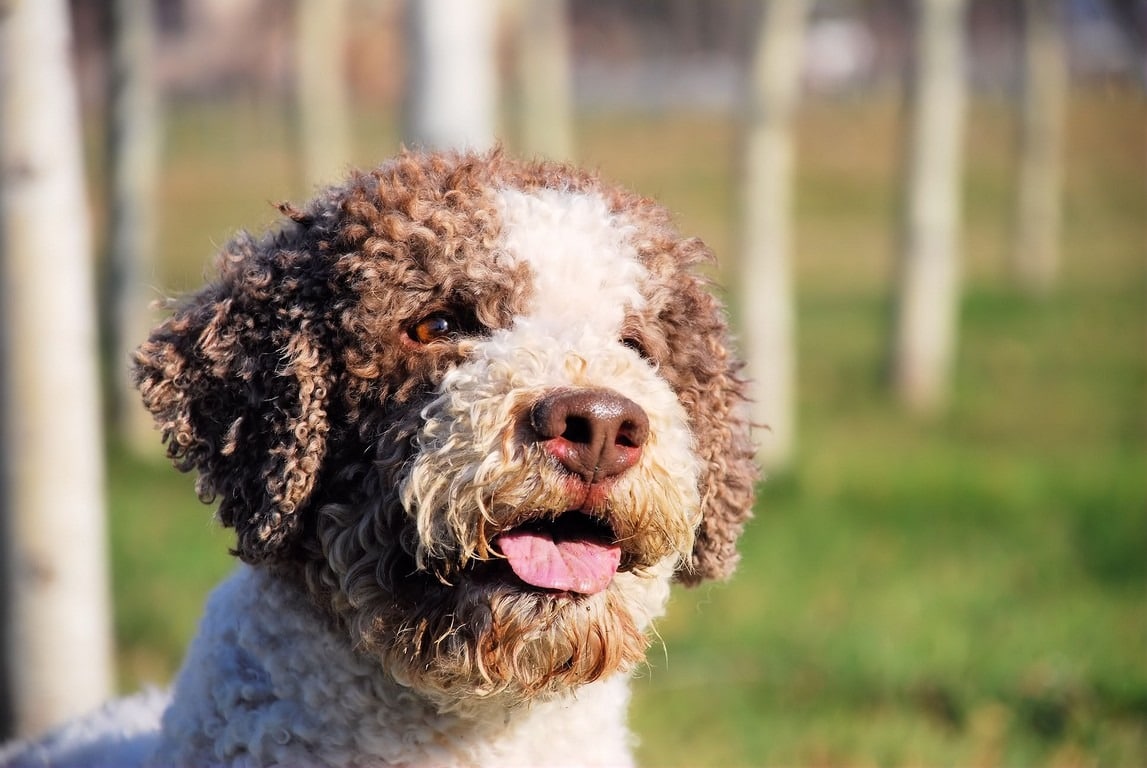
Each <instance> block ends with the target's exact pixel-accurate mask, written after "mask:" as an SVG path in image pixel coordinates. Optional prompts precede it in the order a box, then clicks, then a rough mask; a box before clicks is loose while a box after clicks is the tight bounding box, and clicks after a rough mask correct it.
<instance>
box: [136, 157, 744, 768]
mask: <svg viewBox="0 0 1147 768" xmlns="http://www.w3.org/2000/svg"><path fill="white" fill-rule="evenodd" d="M280 210H281V211H282V212H283V214H284V220H283V222H282V224H281V225H280V226H279V227H278V228H277V229H275V230H274V231H272V232H270V233H269V234H266V235H264V236H262V237H258V238H256V237H252V236H250V235H247V234H241V235H239V236H238V237H236V238H235V239H234V240H233V241H232V242H231V243H230V244H229V245H227V246H226V247H225V248H224V249H223V251H222V253H221V254H220V257H219V261H218V269H219V276H218V278H217V279H216V280H215V281H214V282H212V283H211V284H209V285H207V286H206V287H204V288H203V289H201V290H200V291H198V292H197V293H195V294H193V295H191V296H189V297H187V298H186V299H184V300H182V301H179V302H175V303H173V305H172V307H171V309H172V314H171V317H170V318H169V319H168V320H167V321H166V322H164V323H163V324H162V325H161V326H160V327H159V328H157V329H156V330H155V331H154V332H153V334H152V336H151V338H150V339H148V341H147V342H146V343H145V344H144V345H143V346H142V347H141V348H140V350H139V352H138V355H137V359H136V380H137V382H138V385H139V389H140V392H141V394H142V397H143V400H144V403H145V404H146V405H147V407H148V408H149V410H150V411H151V412H152V413H153V414H154V416H155V418H156V421H157V423H158V425H159V427H160V429H161V431H162V436H163V440H164V442H165V443H166V446H167V452H168V455H169V456H170V457H171V459H172V460H173V461H174V463H175V465H176V466H177V467H178V468H179V469H181V470H185V471H187V470H195V471H197V472H198V482H197V490H198V493H199V495H200V496H201V498H203V499H204V500H205V501H211V500H216V499H217V500H218V503H219V507H218V510H219V511H218V514H219V518H220V520H221V521H222V522H223V524H224V525H227V526H230V527H232V528H234V529H235V532H236V545H235V553H236V554H237V555H238V556H239V557H240V558H241V559H242V560H243V561H244V562H245V563H247V564H248V566H245V567H244V569H242V570H241V571H240V572H239V573H238V574H237V575H236V576H235V577H233V578H232V579H231V580H230V581H229V582H228V583H227V584H226V585H225V586H224V587H222V588H221V589H220V590H219V592H218V593H217V594H216V595H215V596H214V597H213V598H212V601H211V602H210V603H209V606H208V613H207V615H206V616H205V618H204V622H203V627H202V628H201V631H200V635H199V637H198V638H197V640H196V641H195V644H194V646H193V648H192V651H191V653H190V655H189V660H188V663H187V665H186V666H185V668H184V670H183V672H182V673H181V675H180V677H179V679H178V680H177V682H176V685H175V688H174V692H173V702H172V704H171V706H170V707H169V708H168V709H167V711H166V714H165V715H164V719H163V723H162V726H157V728H159V735H158V737H157V738H156V740H157V744H158V746H157V747H156V750H157V751H156V752H155V755H154V757H153V761H154V763H155V764H156V765H198V764H228V765H252V766H254V765H285V764H327V765H365V764H371V765H378V764H382V765H393V764H404V765H422V764H433V765H445V764H459V765H478V764H499V765H506V764H523V765H524V764H534V765H540V764H543V763H555V764H563V763H567V764H568V763H570V762H584V763H586V764H591V763H601V764H618V763H626V762H628V759H629V758H628V737H627V736H626V735H625V729H624V704H625V700H626V693H625V678H626V676H627V673H628V672H630V671H631V670H632V668H633V667H634V665H636V664H637V663H638V662H639V661H640V660H641V659H642V658H643V657H644V653H645V650H646V647H647V644H648V640H647V631H648V629H649V627H650V624H651V622H652V621H653V620H654V619H655V618H656V616H658V615H659V614H660V613H661V611H662V610H663V608H664V605H665V602H666V600H667V597H668V588H669V584H670V582H671V581H672V580H677V581H680V582H683V583H686V584H696V583H698V582H700V581H702V580H704V579H709V578H723V577H725V576H727V575H729V573H731V571H732V569H733V568H734V566H735V563H736V540H737V538H738V536H739V535H740V532H741V529H742V527H743V526H744V523H745V521H746V520H747V518H748V515H749V512H750V508H751V504H752V492H753V484H754V481H755V479H756V471H755V468H754V466H753V463H752V458H751V457H752V447H751V445H750V441H749V429H748V423H747V421H746V417H745V413H744V408H743V401H744V392H745V384H744V382H743V380H742V379H741V378H740V368H741V366H740V363H739V362H738V361H737V360H736V359H735V357H734V356H733V354H732V352H731V351H730V347H729V344H728V338H727V329H726V323H725V319H724V316H723V312H722V310H721V307H720V305H719V304H718V302H717V301H716V300H715V299H714V298H713V296H712V294H711V293H710V292H709V290H708V286H707V285H706V282H705V280H704V279H703V278H702V277H700V276H699V275H698V274H697V272H696V271H695V270H696V268H697V267H698V266H699V265H701V264H703V263H704V262H707V261H709V260H710V259H711V258H712V257H711V255H710V253H709V251H708V249H707V248H706V247H705V246H704V244H703V243H701V242H700V241H699V240H696V239H688V238H683V237H681V235H680V234H679V233H678V232H677V231H676V229H675V228H674V227H673V225H672V224H671V222H670V220H669V216H668V214H667V213H666V212H665V211H664V209H662V208H661V207H659V206H658V205H656V204H655V203H653V202H652V201H650V200H648V199H645V198H642V197H639V196H636V195H633V194H632V193H630V192H627V191H625V190H622V189H620V188H617V187H614V186H611V185H609V184H606V183H605V182H602V181H601V180H599V179H598V178H597V177H595V176H593V175H591V174H588V173H585V172H583V171H579V170H576V169H573V168H570V167H568V166H563V165H558V164H549V163H535V164H522V163H516V162H514V161H511V160H509V159H508V158H506V157H504V156H503V155H502V154H501V153H500V152H493V153H490V154H485V155H472V154H457V155H455V154H442V155H420V154H403V155H401V156H399V157H398V158H396V159H394V160H393V161H391V162H389V163H387V164H385V165H383V166H381V167H380V168H378V169H376V170H374V171H372V172H370V173H356V174H354V175H352V176H351V178H350V179H349V180H348V181H347V182H346V183H344V184H342V185H340V186H335V187H331V188H329V189H327V190H325V191H323V192H322V193H320V194H319V195H318V196H317V197H316V198H315V199H314V200H312V201H311V202H310V203H309V204H307V205H306V206H305V207H302V208H297V207H294V206H291V205H286V204H284V205H282V206H281V207H280ZM426 322H429V323H430V325H427V326H426V328H432V329H437V328H438V327H439V326H440V325H441V327H442V329H444V330H443V331H442V332H441V333H438V332H437V330H435V332H434V333H431V334H430V335H429V336H427V337H425V338H424V337H423V336H422V335H421V334H422V333H423V332H426V333H430V331H425V329H424V327H423V324H424V323H426ZM567 390H568V391H577V392H582V391H587V392H597V391H608V392H610V393H613V394H611V395H610V396H611V397H616V398H621V399H623V401H624V402H627V403H633V404H635V406H634V407H637V408H640V409H641V411H642V413H643V414H644V416H643V418H647V420H648V434H647V436H646V437H643V442H642V444H641V445H640V450H639V452H637V451H635V452H634V454H633V455H634V456H635V458H634V459H633V461H632V466H627V467H626V468H625V470H624V471H619V473H618V474H617V476H609V477H599V476H598V474H597V473H596V470H595V474H594V476H593V477H592V478H589V479H585V478H579V477H576V476H574V475H573V474H571V472H569V471H568V470H567V469H566V468H565V467H563V466H562V464H561V463H560V462H559V461H557V460H555V458H554V456H553V455H551V454H550V453H549V451H548V449H547V448H546V447H545V446H544V445H543V441H542V440H540V439H539V438H538V437H537V435H536V434H534V427H533V426H532V421H531V415H530V414H531V409H533V408H534V407H535V404H536V403H538V402H539V401H540V400H542V399H544V398H546V397H551V396H554V393H559V394H560V393H562V392H565V391H567ZM643 434H644V433H643ZM569 510H577V511H578V514H579V515H582V516H583V517H584V518H585V519H588V520H593V521H599V522H598V523H595V524H598V525H607V526H608V530H609V531H610V534H611V536H612V538H613V539H614V540H615V542H616V544H617V546H618V547H619V548H620V552H621V554H620V558H621V561H620V567H619V569H618V572H617V573H616V575H615V576H614V577H613V579H612V582H611V583H610V584H609V586H608V588H606V589H604V590H603V591H601V592H599V593H595V594H573V593H555V592H552V591H548V590H543V589H533V588H527V586H528V585H525V584H523V583H522V582H521V581H518V580H517V579H515V578H513V577H512V576H511V575H510V574H509V572H508V568H507V566H506V563H505V560H504V558H503V556H502V555H501V553H500V552H499V549H498V544H497V537H498V536H499V535H500V534H502V533H504V532H506V531H510V530H513V529H515V528H516V527H518V526H522V525H546V524H549V523H548V521H550V520H556V519H557V518H559V517H560V516H561V515H562V514H563V513H566V512H567V511H569ZM555 524H556V523H555ZM559 744H560V745H565V746H567V747H568V748H569V749H571V750H574V749H576V751H574V752H565V753H562V752H555V751H553V749H552V748H549V747H551V746H552V745H559ZM591 744H592V746H591Z"/></svg>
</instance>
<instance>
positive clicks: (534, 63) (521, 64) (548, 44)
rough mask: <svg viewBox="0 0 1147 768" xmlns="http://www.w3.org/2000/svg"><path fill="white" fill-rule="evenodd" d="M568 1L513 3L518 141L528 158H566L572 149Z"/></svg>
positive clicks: (540, 0) (522, 0)
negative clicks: (536, 156)
mask: <svg viewBox="0 0 1147 768" xmlns="http://www.w3.org/2000/svg"><path fill="white" fill-rule="evenodd" d="M566 6H567V3H566V0H518V2H516V3H515V4H514V8H513V12H514V32H515V34H514V38H515V44H514V48H515V53H516V55H515V58H514V61H515V69H516V72H517V75H516V79H517V83H518V96H519V103H518V105H517V106H518V117H519V133H520V135H519V141H520V143H521V149H522V152H523V153H525V154H526V155H527V156H533V155H540V156H543V157H549V158H553V159H557V160H563V159H568V158H569V157H570V156H571V154H572V152H573V135H572V134H573V125H572V118H571V116H570V112H571V107H570V103H571V97H570V88H571V83H570V52H569V31H568V25H567V21H566V13H567V7H566Z"/></svg>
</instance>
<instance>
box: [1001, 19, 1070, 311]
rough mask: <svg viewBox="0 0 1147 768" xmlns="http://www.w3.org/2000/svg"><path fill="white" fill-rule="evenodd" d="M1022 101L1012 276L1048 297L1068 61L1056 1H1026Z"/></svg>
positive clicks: (1055, 262)
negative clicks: (1046, 294)
mask: <svg viewBox="0 0 1147 768" xmlns="http://www.w3.org/2000/svg"><path fill="white" fill-rule="evenodd" d="M1023 9H1024V19H1023V25H1024V68H1023V102H1022V114H1021V116H1020V133H1019V184H1018V187H1017V190H1018V195H1017V200H1016V224H1015V243H1014V245H1013V254H1012V255H1013V273H1014V276H1015V279H1016V282H1017V284H1018V285H1019V287H1020V288H1021V289H1023V290H1024V291H1025V292H1027V293H1031V294H1045V293H1048V292H1049V291H1050V290H1051V289H1052V288H1053V287H1054V285H1055V282H1056V278H1057V276H1058V274H1059V260H1060V254H1059V235H1060V211H1061V194H1062V193H1061V177H1062V174H1063V134H1064V106H1065V102H1066V99H1067V63H1066V61H1065V55H1064V41H1063V32H1062V24H1061V19H1060V13H1059V8H1058V4H1057V3H1056V2H1055V1H1054V0H1024V4H1023Z"/></svg>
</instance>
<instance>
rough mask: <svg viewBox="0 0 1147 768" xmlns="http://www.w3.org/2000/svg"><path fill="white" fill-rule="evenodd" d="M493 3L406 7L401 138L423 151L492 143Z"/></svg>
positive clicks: (446, 0)
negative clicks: (403, 104) (405, 53)
mask: <svg viewBox="0 0 1147 768" xmlns="http://www.w3.org/2000/svg"><path fill="white" fill-rule="evenodd" d="M495 10H496V4H495V2H494V0H466V2H458V1H457V0H410V2H409V3H408V4H407V8H406V14H407V35H406V44H407V61H406V69H407V72H406V101H405V109H404V123H405V125H404V128H403V138H404V140H405V141H406V142H407V143H408V144H409V145H411V146H415V147H420V148H424V149H447V148H456V149H460V148H470V149H485V148H487V147H490V146H492V145H493V143H494V133H495V122H496V118H495V112H496V104H497V77H496V72H495V67H494V30H495V21H496V19H495V16H496V14H495Z"/></svg>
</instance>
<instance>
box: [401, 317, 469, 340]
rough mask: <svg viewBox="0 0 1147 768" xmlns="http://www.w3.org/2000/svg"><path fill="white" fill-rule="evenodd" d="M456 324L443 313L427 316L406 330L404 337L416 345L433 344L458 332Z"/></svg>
mask: <svg viewBox="0 0 1147 768" xmlns="http://www.w3.org/2000/svg"><path fill="white" fill-rule="evenodd" d="M457 325H458V324H457V322H456V321H455V320H454V318H453V317H452V316H450V315H448V314H446V313H445V312H436V313H434V314H433V315H427V316H426V317H424V318H422V319H421V320H419V321H418V322H417V323H415V324H414V325H412V326H410V328H408V329H407V331H406V335H407V336H409V337H410V340H411V341H414V342H417V343H418V344H433V343H434V342H436V341H442V340H443V339H449V338H450V337H452V336H454V335H455V334H457V332H458V330H459V329H458V327H457Z"/></svg>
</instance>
